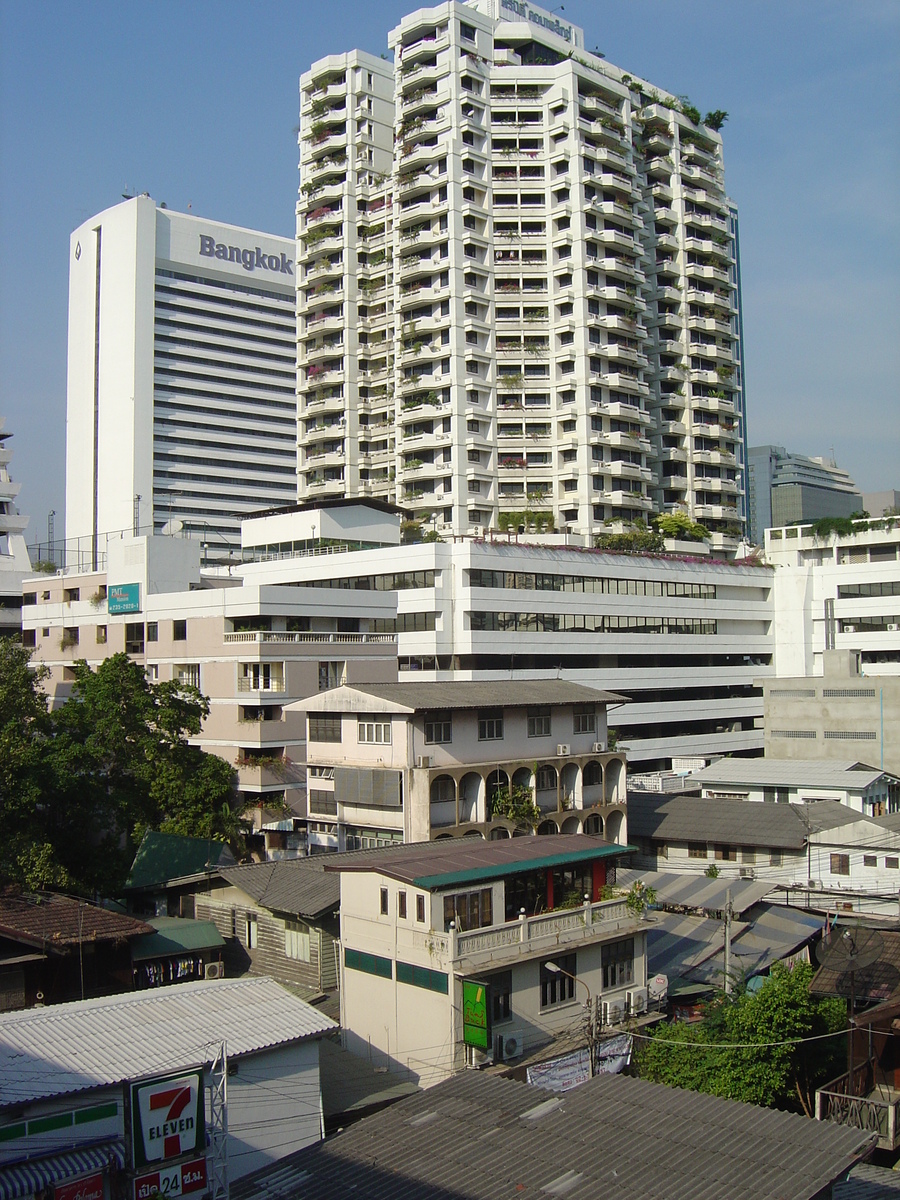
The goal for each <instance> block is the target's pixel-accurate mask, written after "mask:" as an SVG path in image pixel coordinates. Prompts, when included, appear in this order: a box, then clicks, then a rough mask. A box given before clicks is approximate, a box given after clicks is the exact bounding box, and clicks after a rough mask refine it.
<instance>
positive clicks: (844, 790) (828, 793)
mask: <svg viewBox="0 0 900 1200" xmlns="http://www.w3.org/2000/svg"><path fill="white" fill-rule="evenodd" d="M690 780H691V782H692V783H699V784H700V789H701V791H700V794H701V795H702V796H704V797H705V798H707V799H711V800H759V801H771V802H779V803H786V802H788V801H791V802H793V803H798V804H810V803H812V802H814V801H816V800H837V801H838V802H839V803H841V804H844V805H847V806H848V807H849V808H851V809H853V810H854V811H855V812H859V813H863V814H864V815H865V816H867V817H880V816H884V815H885V814H886V813H892V812H896V811H897V810H898V809H900V779H898V778H897V777H896V776H895V775H891V774H889V773H888V772H887V771H879V770H878V769H877V768H875V767H870V766H867V765H866V764H865V763H861V762H856V761H852V760H847V761H843V762H841V761H835V760H833V759H818V758H812V759H810V758H807V759H801V758H792V759H778V758H722V759H719V760H718V761H717V762H714V763H712V764H711V765H710V766H708V767H704V768H703V769H702V770H700V771H694V772H693V773H692V774H691V776H690Z"/></svg>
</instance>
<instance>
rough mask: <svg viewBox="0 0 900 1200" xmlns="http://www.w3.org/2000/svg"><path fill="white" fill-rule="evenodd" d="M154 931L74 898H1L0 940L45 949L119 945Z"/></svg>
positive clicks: (129, 918) (132, 919)
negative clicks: (86, 944)
mask: <svg viewBox="0 0 900 1200" xmlns="http://www.w3.org/2000/svg"><path fill="white" fill-rule="evenodd" d="M152 932H153V927H152V926H151V925H148V924H147V923H146V922H145V921H138V920H137V919H136V918H135V917H128V916H126V915H125V914H124V913H118V912H111V911H110V910H109V909H106V908H100V907H99V905H96V904H89V903H88V902H87V901H86V900H75V899H73V898H72V897H70V896H56V895H53V894H52V893H49V892H43V893H40V894H37V895H22V894H15V895H5V896H0V937H4V938H9V940H10V941H14V942H22V943H24V944H25V945H27V946H36V947H39V948H40V949H42V950H50V951H52V950H54V949H56V950H67V949H69V948H70V947H71V946H77V945H79V943H80V944H84V943H86V942H118V941H124V940H126V939H127V938H131V937H135V936H137V934H140V933H152Z"/></svg>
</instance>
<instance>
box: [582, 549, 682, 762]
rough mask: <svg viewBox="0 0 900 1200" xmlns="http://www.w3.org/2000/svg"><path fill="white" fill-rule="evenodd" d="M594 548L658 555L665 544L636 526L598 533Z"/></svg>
mask: <svg viewBox="0 0 900 1200" xmlns="http://www.w3.org/2000/svg"><path fill="white" fill-rule="evenodd" d="M594 547H595V549H597V550H611V551H615V552H617V553H627V554H658V553H659V552H660V551H662V550H663V549H665V543H664V539H663V537H662V534H660V533H656V532H654V531H653V530H652V529H648V528H647V527H646V526H645V525H644V526H642V527H637V526H636V527H635V528H634V529H630V530H627V531H625V532H624V533H599V534H597V536H596V537H595V538H594ZM610 733H612V730H610ZM609 748H610V749H611V750H612V749H613V748H614V747H613V743H612V741H610V743H609Z"/></svg>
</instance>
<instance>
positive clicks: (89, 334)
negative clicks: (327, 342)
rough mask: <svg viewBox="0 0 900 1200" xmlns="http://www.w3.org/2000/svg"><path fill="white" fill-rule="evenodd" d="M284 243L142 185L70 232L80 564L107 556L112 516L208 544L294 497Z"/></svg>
mask: <svg viewBox="0 0 900 1200" xmlns="http://www.w3.org/2000/svg"><path fill="white" fill-rule="evenodd" d="M293 250H294V244H293V242H291V241H290V240H289V239H287V238H280V237H276V236H273V235H271V234H264V233H257V232H256V231H255V230H252V229H239V228H237V227H236V226H233V225H222V224H219V223H217V222H213V221H208V220H205V219H203V218H200V217H195V216H191V215H187V214H184V213H175V212H171V211H170V210H168V209H166V208H165V207H164V206H162V205H161V206H159V207H158V206H157V204H156V202H155V201H154V200H152V199H151V198H150V197H149V196H135V197H134V198H133V199H130V200H126V201H125V202H124V203H122V204H117V205H115V206H114V207H113V208H109V209H107V210H106V211H105V212H102V213H99V214H98V215H97V216H96V217H93V218H92V219H91V220H89V221H86V222H85V223H84V224H83V225H81V226H79V228H78V229H76V230H75V232H74V233H73V234H72V237H71V253H70V260H69V353H68V386H67V431H66V537H67V546H68V548H69V551H71V550H72V549H73V548H75V549H77V551H78V565H80V566H82V567H86V568H87V567H93V568H94V569H97V567H98V566H102V563H100V562H98V558H102V556H103V547H104V546H105V539H106V538H107V537H108V536H109V535H110V534H116V533H117V532H120V531H122V530H127V531H128V532H129V533H132V532H135V533H136V532H137V531H138V529H140V530H141V531H142V532H151V531H152V532H155V533H160V532H163V531H167V532H178V533H182V534H184V535H187V536H192V537H196V538H201V539H203V541H205V542H206V543H207V544H208V546H209V551H210V554H212V555H215V554H217V553H220V552H222V551H223V550H227V549H228V548H229V547H238V546H239V545H240V517H241V516H242V515H245V514H246V513H248V512H252V511H254V510H257V509H260V508H265V507H271V506H275V505H279V504H287V503H290V502H292V501H293V500H294V498H295V496H296V399H295V389H294V362H295V358H296V345H295V318H294V303H295V298H294V263H293V257H294V255H293ZM69 557H70V558H71V554H70V555H69ZM68 565H76V564H75V563H74V562H69V563H68Z"/></svg>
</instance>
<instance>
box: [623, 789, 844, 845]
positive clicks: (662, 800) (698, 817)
mask: <svg viewBox="0 0 900 1200" xmlns="http://www.w3.org/2000/svg"><path fill="white" fill-rule="evenodd" d="M867 819H868V818H867V817H864V816H863V814H862V813H858V812H854V811H853V809H851V808H850V807H849V806H848V805H846V804H840V803H839V802H838V801H837V800H816V801H814V802H813V803H812V804H763V803H761V802H754V801H752V800H716V799H711V798H707V797H702V796H665V797H660V796H654V795H650V794H644V793H634V792H631V793H629V796H628V833H629V836H630V837H631V838H632V839H634V838H652V839H653V840H655V841H664V842H715V843H720V844H721V845H726V846H771V847H774V848H776V849H784V850H801V849H802V848H803V847H804V846H805V845H806V837H807V824H808V825H809V828H810V829H811V830H812V831H813V832H819V831H821V830H823V829H833V828H837V827H839V826H841V825H849V824H850V823H851V822H856V821H865V820H867Z"/></svg>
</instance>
